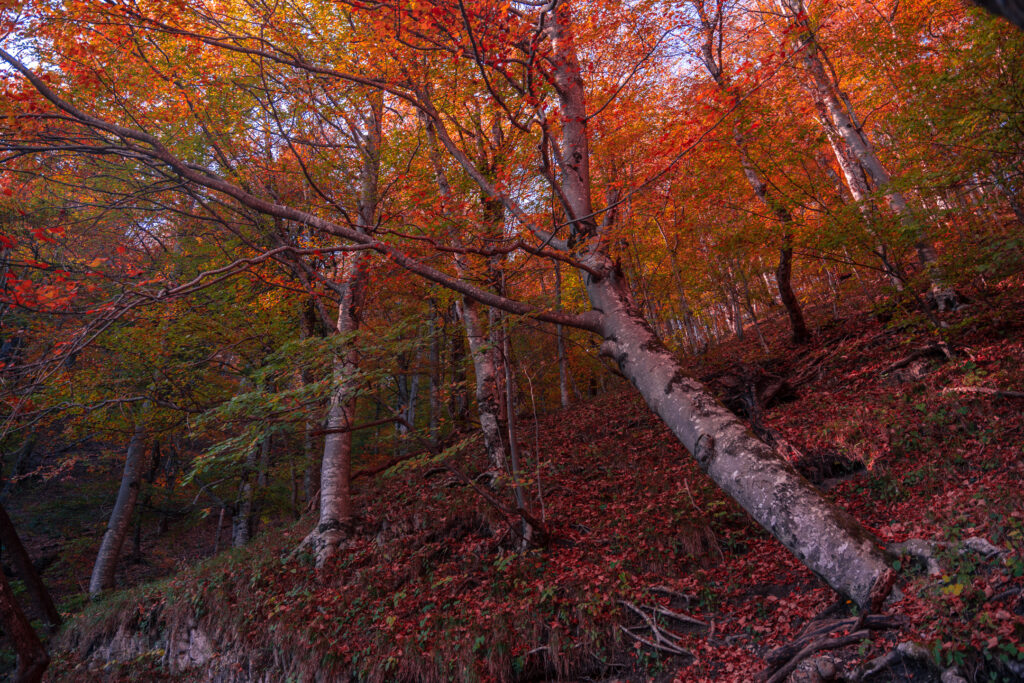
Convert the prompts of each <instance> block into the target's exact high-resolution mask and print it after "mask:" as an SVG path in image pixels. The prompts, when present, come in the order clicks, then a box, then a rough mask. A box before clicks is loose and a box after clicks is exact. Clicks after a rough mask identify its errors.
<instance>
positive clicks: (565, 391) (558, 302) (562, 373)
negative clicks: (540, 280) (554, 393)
mask: <svg viewBox="0 0 1024 683" xmlns="http://www.w3.org/2000/svg"><path fill="white" fill-rule="evenodd" d="M555 306H556V307H557V310H558V311H561V310H562V267H561V264H560V263H559V262H558V261H555ZM555 334H556V335H557V337H558V396H559V399H560V401H561V405H562V408H568V407H569V361H568V357H567V356H566V353H565V328H564V327H563V326H562V325H555Z"/></svg>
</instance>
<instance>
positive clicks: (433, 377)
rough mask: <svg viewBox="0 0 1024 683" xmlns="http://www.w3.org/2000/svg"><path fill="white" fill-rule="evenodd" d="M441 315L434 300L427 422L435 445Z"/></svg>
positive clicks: (438, 416)
mask: <svg viewBox="0 0 1024 683" xmlns="http://www.w3.org/2000/svg"><path fill="white" fill-rule="evenodd" d="M439 317H440V316H439V315H438V314H437V306H436V303H434V302H432V304H431V307H430V318H429V328H428V329H429V331H430V416H429V419H428V423H427V424H428V431H429V433H430V443H432V444H434V445H435V446H436V445H437V444H438V443H439V442H440V440H441V338H440V331H439V330H438V325H437V320H438V318H439Z"/></svg>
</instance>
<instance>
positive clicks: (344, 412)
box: [311, 252, 366, 567]
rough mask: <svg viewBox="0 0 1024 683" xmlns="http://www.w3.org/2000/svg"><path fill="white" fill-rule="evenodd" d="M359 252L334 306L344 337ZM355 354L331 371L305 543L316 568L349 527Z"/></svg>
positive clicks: (351, 328)
mask: <svg viewBox="0 0 1024 683" xmlns="http://www.w3.org/2000/svg"><path fill="white" fill-rule="evenodd" d="M365 260H366V259H365V258H364V253H362V252H361V253H357V254H356V255H355V256H354V261H355V263H354V264H353V265H352V271H353V272H352V274H351V275H350V277H349V279H348V280H347V281H346V283H345V286H344V295H343V296H342V301H341V304H340V305H339V307H338V324H337V333H338V334H340V335H348V334H350V333H352V332H355V331H356V330H357V329H358V326H359V317H358V309H359V307H360V305H361V303H362V298H363V288H364V286H365V278H366V268H365V265H364V262H365ZM358 369H359V355H358V351H357V349H356V347H355V345H354V344H349V347H348V350H347V351H344V352H342V353H340V354H339V355H338V356H337V357H336V358H335V359H334V364H333V369H332V386H333V388H332V391H331V399H330V405H329V407H328V411H327V422H326V425H325V427H326V430H325V431H326V436H325V437H324V454H323V459H322V461H321V468H320V518H319V520H318V522H317V526H316V529H315V530H314V532H313V534H311V536H313V538H312V539H311V540H312V542H313V547H314V554H315V556H316V565H317V566H318V567H320V566H323V564H324V563H325V562H326V561H327V560H328V559H330V558H331V557H332V556H333V555H334V553H335V551H336V550H337V548H338V545H339V544H340V543H341V542H342V541H343V540H344V539H345V538H346V536H347V535H348V533H349V531H350V527H351V525H352V514H353V513H352V491H351V477H352V431H351V429H350V428H351V427H352V426H353V425H354V424H355V412H356V390H357V388H358V387H357V385H356V384H355V381H354V379H355V376H356V373H357V372H358Z"/></svg>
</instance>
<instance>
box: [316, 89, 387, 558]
mask: <svg viewBox="0 0 1024 683" xmlns="http://www.w3.org/2000/svg"><path fill="white" fill-rule="evenodd" d="M383 115H384V100H383V96H382V95H381V94H380V93H374V94H372V95H371V96H370V102H369V106H368V108H367V112H366V114H365V117H364V120H363V123H364V130H363V131H361V132H359V133H357V134H356V138H357V140H358V147H359V151H360V153H361V156H362V166H361V167H360V169H359V196H358V202H357V206H358V221H359V223H358V225H357V230H358V231H359V232H360V233H363V234H365V233H367V232H369V231H370V230H372V229H373V227H374V225H375V224H376V219H377V205H378V201H379V186H378V184H379V181H380V154H381V133H382V119H383ZM369 264H370V262H369V257H368V255H367V252H365V251H360V252H356V253H355V254H353V255H352V256H351V261H350V263H349V264H348V272H347V274H346V277H345V279H344V280H343V281H342V282H341V283H340V284H339V285H338V286H337V288H336V291H337V293H338V297H339V302H338V318H337V323H336V324H335V329H334V332H335V334H337V335H339V336H341V337H342V339H343V340H344V342H345V344H346V345H347V348H346V349H344V350H342V351H340V352H338V354H337V355H336V356H335V358H334V362H333V364H332V370H331V375H332V377H331V382H332V384H331V386H332V389H331V398H330V403H329V405H328V409H327V421H326V425H325V426H326V436H325V437H324V454H323V459H322V460H321V464H320V516H319V519H318V520H317V525H316V528H314V529H313V531H311V532H310V534H309V535H308V536H307V537H306V540H305V541H304V542H303V545H309V546H310V547H311V548H312V551H313V555H314V557H315V562H316V566H317V567H322V566H323V565H324V563H325V562H327V560H329V559H330V558H331V557H333V556H334V553H335V552H336V551H337V549H338V546H339V545H340V544H341V543H342V541H344V540H345V538H346V537H347V536H348V534H349V532H350V530H351V527H352V518H353V509H352V431H351V427H352V426H353V425H354V424H355V413H356V394H357V390H358V384H357V382H356V379H357V374H358V372H359V351H358V349H357V347H356V345H355V344H354V343H353V342H352V340H351V338H350V337H351V336H352V335H353V334H355V332H357V331H358V329H359V319H360V315H361V313H362V306H363V299H364V298H365V295H366V287H367V282H368V279H369Z"/></svg>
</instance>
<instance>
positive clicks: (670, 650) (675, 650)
mask: <svg viewBox="0 0 1024 683" xmlns="http://www.w3.org/2000/svg"><path fill="white" fill-rule="evenodd" d="M619 628H620V629H621V630H622V632H623V633H625V634H626V635H627V636H629V637H630V638H632V639H633V640H635V641H637V642H639V643H642V644H644V645H646V646H647V647H649V648H651V649H653V650H657V651H659V652H664V653H666V654H670V655H673V656H676V657H692V656H693V654H692V653H690V652H689V651H687V650H684V649H683V648H681V647H676V646H675V645H660V644H658V643H655V642H652V641H651V640H648V639H647V638H644V637H643V636H642V635H640V634H638V633H633V631H631V630H630V629H628V628H626V627H625V626H619Z"/></svg>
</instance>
